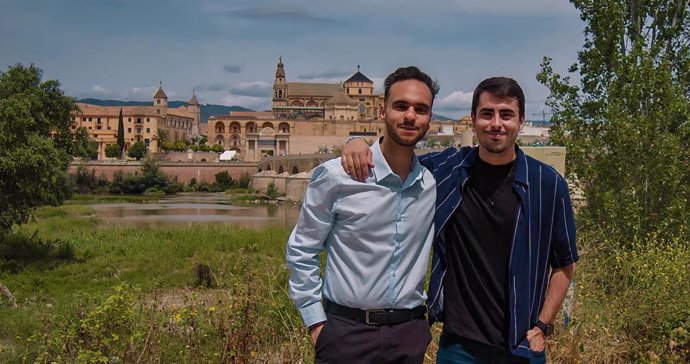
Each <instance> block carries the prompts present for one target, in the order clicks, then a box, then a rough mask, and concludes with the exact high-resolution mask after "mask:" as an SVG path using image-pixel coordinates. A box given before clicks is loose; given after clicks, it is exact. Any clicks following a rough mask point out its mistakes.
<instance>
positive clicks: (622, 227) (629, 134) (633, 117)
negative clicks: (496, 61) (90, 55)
mask: <svg viewBox="0 0 690 364" xmlns="http://www.w3.org/2000/svg"><path fill="white" fill-rule="evenodd" d="M572 3H573V4H574V5H575V7H576V8H577V9H578V10H579V11H580V13H581V17H582V19H583V20H584V21H585V23H586V28H585V44H584V46H583V49H582V50H581V51H580V52H579V62H578V63H577V64H574V65H572V66H571V68H570V72H572V73H575V74H577V79H578V80H580V84H579V85H575V84H573V83H572V82H571V81H570V78H569V77H562V76H560V75H559V74H558V73H556V72H555V71H554V70H553V69H552V67H551V63H550V60H549V59H548V58H546V59H545V60H544V63H543V64H542V72H541V73H540V74H539V75H538V77H537V78H538V79H539V81H540V82H541V83H543V84H544V85H546V86H547V87H548V88H549V89H550V91H551V95H550V97H549V98H548V100H547V105H548V106H549V107H550V108H551V109H552V110H553V118H552V120H551V121H552V123H553V127H552V128H551V136H552V139H553V141H554V142H555V143H558V144H561V145H565V146H566V147H567V150H568V159H567V164H568V165H567V167H568V171H569V172H570V173H571V174H574V175H576V176H577V177H578V179H577V180H578V181H579V184H580V186H579V187H580V188H581V189H582V191H583V192H584V194H585V197H586V199H587V209H585V210H584V211H583V214H584V215H585V216H584V217H585V218H586V219H587V220H588V221H591V222H597V221H598V222H601V223H602V224H603V225H604V226H606V227H607V229H609V230H610V231H611V232H612V233H613V235H614V236H621V237H622V239H621V241H620V243H621V244H622V245H627V244H629V243H632V242H633V241H635V240H639V239H644V238H645V237H646V236H648V235H649V234H654V235H657V236H658V237H659V238H660V239H671V238H672V237H674V236H683V235H684V234H687V233H688V232H687V227H688V226H690V198H689V197H688V196H690V122H688V120H690V37H688V34H690V13H689V12H688V3H687V1H686V0H673V1H653V0H639V1H634V2H629V1H621V0H606V1H600V2H598V3H597V4H596V6H594V5H593V4H592V2H591V1H582V0H573V1H572ZM573 180H574V179H573ZM604 222H605V224H604ZM685 236H687V235H685Z"/></svg>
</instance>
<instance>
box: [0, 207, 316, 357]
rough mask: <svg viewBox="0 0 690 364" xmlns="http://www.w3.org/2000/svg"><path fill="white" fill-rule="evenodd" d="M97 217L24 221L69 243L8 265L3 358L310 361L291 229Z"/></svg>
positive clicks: (50, 215) (0, 306) (44, 216)
mask: <svg viewBox="0 0 690 364" xmlns="http://www.w3.org/2000/svg"><path fill="white" fill-rule="evenodd" d="M90 215H91V211H90V210H89V209H88V208H87V207H83V206H77V205H65V206H62V207H57V208H55V207H47V208H42V209H39V210H38V211H37V215H36V221H35V222H31V223H28V224H26V225H24V226H22V228H21V229H20V234H29V232H36V233H31V235H29V236H32V237H31V239H29V240H30V241H48V242H51V241H55V240H56V239H59V241H61V242H65V243H64V244H68V245H66V246H69V247H70V249H71V253H69V254H68V253H64V251H66V250H67V249H64V248H63V250H59V249H58V250H57V251H63V253H60V254H64V255H66V257H67V259H62V258H58V257H57V255H56V253H51V254H53V255H51V254H47V255H46V254H43V255H44V256H47V257H48V258H46V259H42V260H33V261H29V262H25V263H23V266H22V267H21V271H20V272H19V273H15V272H12V271H8V270H0V281H3V282H4V283H6V285H7V287H8V288H10V290H12V293H13V294H14V295H15V297H16V302H17V303H18V307H16V308H11V307H9V306H7V305H4V303H3V302H2V301H0V362H10V363H11V362H51V361H55V362H136V361H140V362H166V363H167V362H247V361H250V360H257V361H264V362H299V361H309V360H310V359H309V358H310V357H311V355H313V354H312V353H311V348H310V342H309V339H308V336H307V333H306V330H305V329H304V328H303V327H302V323H301V320H300V318H299V316H298V314H297V312H296V311H295V310H294V308H293V307H292V304H291V303H290V302H289V300H288V298H287V293H286V280H287V269H286V268H285V265H284V261H283V260H284V258H283V256H284V244H285V241H286V239H287V236H288V233H289V231H288V230H287V229H267V230H263V231H253V230H245V229H237V228H235V227H230V226H225V225H213V224H209V225H196V226H193V227H186V228H173V229H170V228H165V229H143V230H142V229H129V228H118V227H99V226H98V223H97V221H95V220H94V219H93V218H91V217H89V216H90ZM37 239H38V240H37ZM24 240H25V241H26V240H27V239H24ZM28 245H31V244H28ZM34 245H36V244H34ZM13 250H15V249H13ZM2 251H7V250H2V249H0V252H2ZM30 255H31V256H34V255H37V254H30ZM4 259H5V257H4V256H0V261H3V262H5V260H4ZM3 267H4V265H3ZM15 271H17V270H16V269H15ZM209 287H211V288H209ZM0 300H1V298H0Z"/></svg>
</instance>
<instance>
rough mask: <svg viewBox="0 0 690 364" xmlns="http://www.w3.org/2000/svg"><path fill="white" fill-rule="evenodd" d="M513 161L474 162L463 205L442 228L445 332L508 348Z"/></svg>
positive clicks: (513, 198)
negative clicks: (443, 240)
mask: <svg viewBox="0 0 690 364" xmlns="http://www.w3.org/2000/svg"><path fill="white" fill-rule="evenodd" d="M513 166H514V161H513V162H511V163H509V164H507V165H499V166H495V165H490V164H488V163H486V162H484V161H482V160H481V159H479V158H477V162H476V164H475V165H474V166H473V168H472V170H471V171H470V179H469V181H468V182H467V183H466V184H465V187H464V191H463V197H462V202H461V203H460V206H459V207H458V208H457V210H456V211H455V213H454V214H453V216H452V217H451V219H450V220H449V221H448V223H447V224H446V227H445V241H446V247H447V248H446V249H447V257H448V272H447V274H446V276H445V278H444V279H445V282H444V287H445V289H444V300H445V301H444V308H445V314H444V325H443V329H444V332H446V333H450V334H453V335H457V336H459V337H462V338H466V339H471V340H475V341H479V342H482V343H485V344H489V345H493V346H496V347H500V348H507V347H508V344H507V340H508V328H509V321H510V315H509V311H508V297H509V295H508V261H509V255H510V244H511V241H512V238H513V228H514V225H515V211H516V209H517V203H518V196H517V194H516V193H515V191H514V190H513V187H512V185H513V179H514V178H513V176H514V168H513Z"/></svg>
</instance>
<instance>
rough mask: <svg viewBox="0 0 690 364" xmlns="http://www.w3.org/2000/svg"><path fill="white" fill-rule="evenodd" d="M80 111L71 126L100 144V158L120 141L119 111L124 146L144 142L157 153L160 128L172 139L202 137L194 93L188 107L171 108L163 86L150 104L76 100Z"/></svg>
mask: <svg viewBox="0 0 690 364" xmlns="http://www.w3.org/2000/svg"><path fill="white" fill-rule="evenodd" d="M77 106H78V107H79V110H78V111H76V112H75V113H73V115H72V129H73V130H76V129H77V128H79V127H84V128H86V129H87V130H88V132H89V136H90V137H91V139H92V140H94V141H96V142H97V143H98V159H103V158H105V147H106V146H107V145H109V144H117V129H118V120H119V114H120V110H122V119H123V124H124V128H125V133H124V135H125V148H126V149H128V148H129V146H130V145H132V144H134V143H135V142H138V141H142V142H144V144H145V145H146V147H147V148H148V150H149V151H150V152H154V153H155V152H158V150H159V147H160V146H159V145H158V141H157V139H156V138H154V136H156V135H159V134H160V133H159V131H160V130H165V131H167V134H168V138H169V139H170V140H172V141H175V140H186V139H189V138H191V137H193V136H199V134H200V132H199V121H200V119H201V106H200V105H199V102H198V101H197V98H196V95H194V94H192V98H191V99H190V100H189V102H188V103H187V105H186V106H180V107H177V108H168V96H167V95H166V94H165V92H164V91H163V87H162V85H161V86H160V87H159V88H158V91H156V94H155V95H154V96H153V104H152V105H151V106H98V105H91V104H85V103H77Z"/></svg>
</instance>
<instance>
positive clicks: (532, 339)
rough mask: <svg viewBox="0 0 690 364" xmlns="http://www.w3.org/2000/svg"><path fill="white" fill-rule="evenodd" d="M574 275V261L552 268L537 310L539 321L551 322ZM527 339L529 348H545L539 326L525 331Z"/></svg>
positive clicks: (540, 349) (542, 333)
mask: <svg viewBox="0 0 690 364" xmlns="http://www.w3.org/2000/svg"><path fill="white" fill-rule="evenodd" d="M574 275H575V263H573V264H570V265H567V266H565V267H562V268H557V269H554V270H553V272H551V278H550V279H549V285H548V287H547V288H546V297H545V298H544V304H543V305H542V308H541V312H539V321H541V322H544V323H547V324H553V322H554V320H556V315H557V314H558V310H559V309H560V307H561V305H562V304H563V299H564V298H565V295H566V294H567V293H568V287H570V281H572V279H573V276H574ZM527 340H528V341H529V347H530V350H532V351H537V352H538V351H543V350H544V349H545V345H544V344H545V342H546V336H545V335H544V332H543V331H541V329H540V328H538V327H536V326H535V327H533V328H532V329H531V330H529V331H527Z"/></svg>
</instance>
